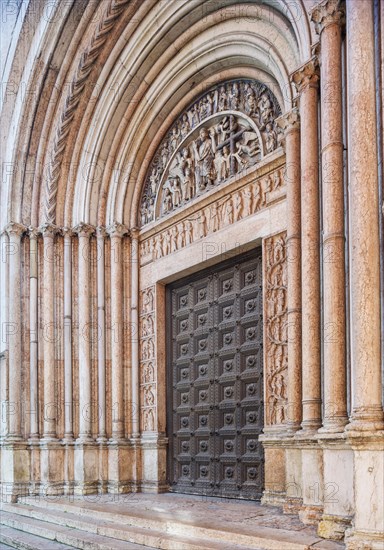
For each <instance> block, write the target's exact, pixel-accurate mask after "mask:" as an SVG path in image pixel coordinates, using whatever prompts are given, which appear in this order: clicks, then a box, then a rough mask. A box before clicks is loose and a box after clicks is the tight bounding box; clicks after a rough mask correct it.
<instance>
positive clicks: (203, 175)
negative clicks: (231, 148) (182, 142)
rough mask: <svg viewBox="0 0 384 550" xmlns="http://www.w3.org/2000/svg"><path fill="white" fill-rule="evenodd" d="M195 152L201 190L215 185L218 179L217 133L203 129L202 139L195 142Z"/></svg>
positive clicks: (201, 131)
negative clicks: (216, 158)
mask: <svg viewBox="0 0 384 550" xmlns="http://www.w3.org/2000/svg"><path fill="white" fill-rule="evenodd" d="M192 146H193V151H194V155H195V160H196V167H195V177H196V184H197V187H198V188H199V189H200V190H203V189H205V188H206V186H207V185H208V184H211V185H213V184H214V182H215V178H216V171H215V166H214V158H215V153H216V142H215V131H214V129H213V128H211V131H210V134H208V130H207V129H206V128H201V130H200V138H199V139H198V140H196V141H194V142H193V144H192Z"/></svg>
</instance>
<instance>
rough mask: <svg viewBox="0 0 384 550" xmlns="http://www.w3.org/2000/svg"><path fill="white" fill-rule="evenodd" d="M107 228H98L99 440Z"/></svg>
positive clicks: (103, 409)
mask: <svg viewBox="0 0 384 550" xmlns="http://www.w3.org/2000/svg"><path fill="white" fill-rule="evenodd" d="M104 240H105V229H104V228H103V227H98V228H97V324H98V339H97V342H98V347H97V358H98V397H99V399H98V400H99V403H98V404H99V437H98V440H99V441H101V442H102V441H105V440H106V437H107V432H106V408H107V407H106V384H105V368H106V364H105V246H104Z"/></svg>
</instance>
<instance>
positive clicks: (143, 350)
mask: <svg viewBox="0 0 384 550" xmlns="http://www.w3.org/2000/svg"><path fill="white" fill-rule="evenodd" d="M155 314H156V313H155V287H153V286H151V287H148V288H146V289H144V290H142V291H141V292H140V387H141V412H142V414H141V419H142V426H141V429H142V430H143V431H145V432H148V431H150V432H152V431H154V430H155V426H156V393H157V391H156V343H155Z"/></svg>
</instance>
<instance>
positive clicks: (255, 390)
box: [167, 251, 264, 499]
mask: <svg viewBox="0 0 384 550" xmlns="http://www.w3.org/2000/svg"><path fill="white" fill-rule="evenodd" d="M261 282H262V265H261V254H260V252H259V251H254V252H253V253H252V254H251V255H250V254H248V255H247V256H246V257H243V258H237V259H236V262H231V263H228V262H226V263H224V264H222V265H219V266H218V267H215V268H214V269H210V270H209V273H208V272H203V273H201V274H199V275H197V276H196V275H195V276H194V277H192V278H190V279H189V280H183V281H180V282H178V283H176V284H174V285H172V286H170V287H169V288H168V290H167V293H168V304H169V307H168V312H169V317H170V323H169V325H170V326H169V333H170V338H169V342H168V359H169V360H168V367H169V376H168V381H169V383H168V386H169V387H168V405H169V406H168V435H169V451H170V452H169V476H170V487H171V491H175V492H181V493H194V494H203V495H212V496H215V495H216V496H227V497H234V498H252V499H259V498H260V497H261V492H262V489H263V460H264V459H263V450H262V446H261V443H260V442H259V440H258V436H259V435H260V433H261V431H262V428H263V380H262V374H263V372H262V364H263V353H262V337H263V331H262V286H261Z"/></svg>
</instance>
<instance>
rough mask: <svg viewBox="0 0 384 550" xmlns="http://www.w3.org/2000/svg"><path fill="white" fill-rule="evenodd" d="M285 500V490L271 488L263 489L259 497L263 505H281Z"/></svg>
mask: <svg viewBox="0 0 384 550" xmlns="http://www.w3.org/2000/svg"><path fill="white" fill-rule="evenodd" d="M285 502H286V494H285V491H275V490H273V489H265V490H264V491H263V496H262V497H261V504H263V505H265V506H281V507H283V506H284V504H285Z"/></svg>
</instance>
